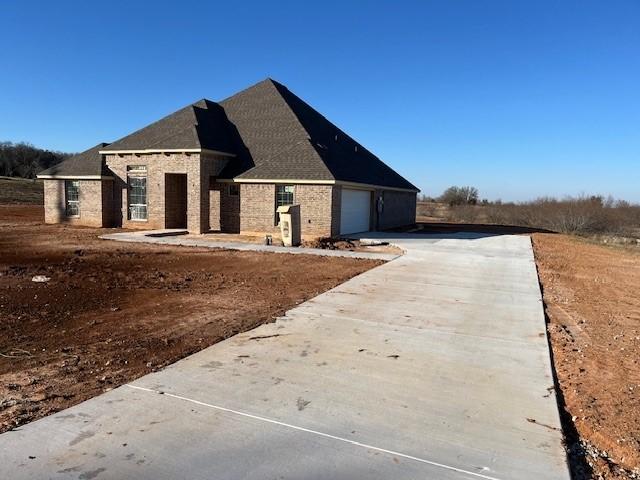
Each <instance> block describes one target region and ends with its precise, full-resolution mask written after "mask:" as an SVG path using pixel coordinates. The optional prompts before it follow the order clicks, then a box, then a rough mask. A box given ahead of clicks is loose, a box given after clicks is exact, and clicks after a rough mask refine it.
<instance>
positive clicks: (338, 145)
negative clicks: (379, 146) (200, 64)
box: [220, 79, 418, 190]
mask: <svg viewBox="0 0 640 480" xmlns="http://www.w3.org/2000/svg"><path fill="white" fill-rule="evenodd" d="M220 105H221V106H222V107H223V108H224V110H225V112H226V115H227V118H228V119H229V121H230V122H231V123H233V124H234V126H235V128H236V129H237V130H238V133H239V136H240V137H241V138H242V141H243V144H244V145H243V147H244V151H238V153H239V158H238V159H235V160H234V161H233V162H229V164H228V167H227V168H226V169H225V171H223V172H222V173H221V176H226V177H237V178H239V179H247V180H249V179H283V180H284V179H296V180H341V181H346V182H355V183H365V184H371V185H381V186H387V187H395V188H406V189H411V190H418V189H417V188H416V187H415V186H414V185H412V184H411V183H410V182H408V181H407V180H406V179H404V178H403V177H402V176H400V175H399V174H398V173H396V172H395V171H394V170H393V169H391V168H390V167H388V166H387V165H386V164H385V163H384V162H382V161H381V160H380V159H379V158H378V157H376V156H375V155H373V154H372V153H371V152H369V151H368V150H367V149H366V148H364V147H363V146H362V145H360V144H359V143H358V142H356V141H355V140H353V139H352V138H351V137H350V136H349V135H347V134H346V133H344V132H343V131H342V130H340V129H339V128H338V127H336V126H335V125H334V124H333V123H331V122H330V121H329V120H327V119H326V118H325V117H324V116H322V115H321V114H320V113H318V112H317V111H316V110H314V109H313V108H312V107H311V106H309V105H308V104H307V103H305V102H304V101H303V100H301V99H300V98H299V97H297V96H296V95H294V94H293V93H292V92H291V91H289V89H287V88H286V87H285V86H284V85H282V84H280V83H278V82H276V81H274V80H272V79H266V80H264V81H262V82H260V83H258V84H256V85H254V86H252V87H250V88H248V89H246V90H243V91H242V92H240V93H237V94H236V95H233V96H232V97H230V98H227V99H226V100H223V101H222V102H220ZM236 160H238V161H236Z"/></svg>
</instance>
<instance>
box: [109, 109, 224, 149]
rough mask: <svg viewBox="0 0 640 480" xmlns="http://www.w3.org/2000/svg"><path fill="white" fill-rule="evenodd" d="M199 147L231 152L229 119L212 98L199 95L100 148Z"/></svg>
mask: <svg viewBox="0 0 640 480" xmlns="http://www.w3.org/2000/svg"><path fill="white" fill-rule="evenodd" d="M165 148H166V149H180V148H185V149H186V148H188V149H196V148H203V149H208V150H216V151H219V152H226V153H233V152H232V150H233V147H232V140H231V133H230V131H229V122H228V121H227V119H226V117H225V114H224V110H223V109H222V108H221V107H220V105H218V104H217V103H215V102H212V101H210V100H206V99H202V100H200V101H198V102H196V103H194V104H191V105H188V106H186V107H184V108H182V109H180V110H178V111H177V112H174V113H172V114H171V115H168V116H166V117H164V118H162V119H160V120H158V121H157V122H154V123H152V124H151V125H148V126H146V127H144V128H142V129H140V130H138V131H136V132H133V133H132V134H131V135H127V136H126V137H124V138H121V139H120V140H117V141H115V142H113V143H112V144H110V145H109V146H108V147H106V148H104V150H105V151H113V150H145V149H158V150H162V149H165Z"/></svg>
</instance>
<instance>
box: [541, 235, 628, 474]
mask: <svg viewBox="0 0 640 480" xmlns="http://www.w3.org/2000/svg"><path fill="white" fill-rule="evenodd" d="M533 244H534V249H535V255H536V262H537V265H538V272H539V276H540V281H541V284H542V287H543V289H544V301H545V305H546V313H547V316H548V319H549V324H548V330H549V333H550V339H551V346H552V350H553V360H554V364H555V369H556V373H557V377H558V383H559V387H560V391H561V393H562V397H563V398H562V399H561V403H562V402H563V403H564V409H565V410H566V412H567V415H566V417H568V418H565V426H566V425H567V423H569V425H570V426H571V425H573V428H575V431H574V432H572V431H571V428H569V431H566V432H565V433H566V434H567V437H568V438H567V441H568V442H569V445H568V446H569V448H571V449H572V451H573V452H572V453H573V454H574V456H576V455H577V456H583V457H584V459H585V465H584V467H583V469H582V470H583V472H582V476H580V477H578V478H606V479H622V478H640V250H639V249H638V248H637V247H631V248H622V247H607V246H602V245H597V244H595V243H590V242H589V241H588V240H585V239H580V238H577V237H570V236H566V235H552V234H539V233H537V234H534V235H533ZM634 470H635V473H633V471H634ZM578 473H580V472H578Z"/></svg>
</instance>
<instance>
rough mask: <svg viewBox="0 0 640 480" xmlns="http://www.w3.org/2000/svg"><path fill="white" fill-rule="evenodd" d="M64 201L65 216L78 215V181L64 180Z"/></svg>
mask: <svg viewBox="0 0 640 480" xmlns="http://www.w3.org/2000/svg"><path fill="white" fill-rule="evenodd" d="M64 201H65V211H66V215H67V217H79V216H80V181H78V180H65V181H64Z"/></svg>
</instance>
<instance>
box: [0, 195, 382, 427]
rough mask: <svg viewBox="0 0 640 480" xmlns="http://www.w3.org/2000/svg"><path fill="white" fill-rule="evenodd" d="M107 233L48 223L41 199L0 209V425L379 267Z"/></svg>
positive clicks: (130, 375) (132, 374) (127, 377)
mask: <svg viewBox="0 0 640 480" xmlns="http://www.w3.org/2000/svg"><path fill="white" fill-rule="evenodd" d="M101 232H103V230H99V229H92V228H81V227H69V226H61V225H43V224H42V208H41V207H38V206H7V205H0V432H2V431H6V430H9V429H12V428H15V427H16V426H19V425H21V424H24V423H27V422H30V421H32V420H35V419H37V418H40V417H43V416H45V415H48V414H50V413H52V412H55V411H58V410H61V409H63V408H66V407H69V406H71V405H74V404H76V403H79V402H81V401H83V400H86V399H88V398H90V397H93V396H95V395H98V394H100V393H102V392H104V391H106V390H108V389H111V388H114V387H116V386H118V385H121V384H123V383H126V382H129V381H131V380H133V379H135V378H137V377H139V376H141V375H144V374H146V373H149V372H151V371H154V370H157V369H159V368H162V367H163V366H165V365H168V364H170V363H173V362H175V361H176V360H178V359H180V358H182V357H185V356H186V355H189V354H191V353H194V352H196V351H198V350H201V349H203V348H205V347H207V346H209V345H212V344H214V343H216V342H219V341H221V340H223V339H225V338H228V337H230V336H232V335H234V334H236V333H238V332H242V331H246V330H249V329H251V328H253V327H255V326H257V325H259V324H262V323H265V322H269V321H272V320H273V319H274V318H275V317H277V316H279V315H282V314H283V313H284V312H285V311H286V310H288V309H290V308H292V307H293V306H295V305H296V304H298V303H300V302H302V301H304V300H306V299H308V298H311V297H313V296H315V295H317V294H319V293H320V292H323V291H325V290H327V289H329V288H332V287H334V286H336V285H338V284H340V283H342V282H344V281H345V280H347V279H348V278H350V277H352V276H354V275H357V274H359V273H361V272H363V271H365V270H368V269H370V268H372V267H374V266H376V265H379V264H380V263H381V262H377V261H370V260H358V259H347V258H332V257H318V256H310V255H309V256H307V255H283V254H265V253H254V252H235V251H223V250H208V249H196V248H180V247H167V246H153V245H143V244H125V243H119V242H109V241H105V240H99V239H98V238H97V235H98V234H100V233H101ZM36 275H44V276H46V277H49V278H50V280H49V281H47V282H44V283H36V282H33V281H32V278H33V277H34V276H36ZM301 279H304V281H301Z"/></svg>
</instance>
